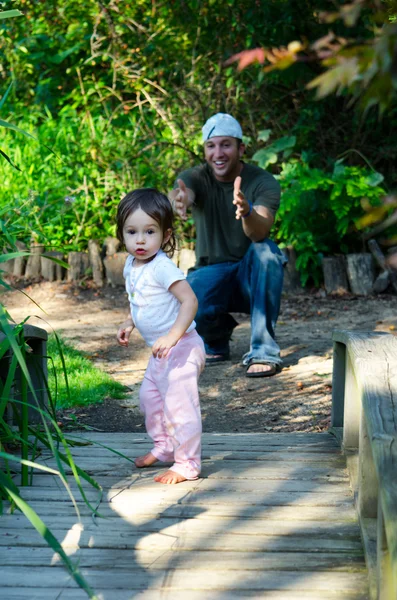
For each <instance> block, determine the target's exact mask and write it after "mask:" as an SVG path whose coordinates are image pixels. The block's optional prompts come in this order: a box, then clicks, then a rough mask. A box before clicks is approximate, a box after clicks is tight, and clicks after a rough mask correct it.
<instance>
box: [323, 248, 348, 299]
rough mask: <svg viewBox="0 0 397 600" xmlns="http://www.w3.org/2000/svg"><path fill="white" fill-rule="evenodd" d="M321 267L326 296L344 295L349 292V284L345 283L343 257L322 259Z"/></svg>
mask: <svg viewBox="0 0 397 600" xmlns="http://www.w3.org/2000/svg"><path fill="white" fill-rule="evenodd" d="M322 266H323V274H324V286H325V291H326V292H327V294H346V293H347V292H348V291H349V284H348V282H347V275H346V259H345V257H344V256H328V257H324V258H323V265H322Z"/></svg>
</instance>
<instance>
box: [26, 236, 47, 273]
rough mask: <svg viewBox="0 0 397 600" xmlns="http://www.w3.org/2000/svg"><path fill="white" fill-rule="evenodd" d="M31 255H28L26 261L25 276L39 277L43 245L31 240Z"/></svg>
mask: <svg viewBox="0 0 397 600" xmlns="http://www.w3.org/2000/svg"><path fill="white" fill-rule="evenodd" d="M30 252H31V255H30V256H28V262H27V264H26V271H25V277H26V278H33V277H40V275H41V255H42V254H43V252H44V246H43V245H42V244H37V243H36V242H32V244H31V245H30Z"/></svg>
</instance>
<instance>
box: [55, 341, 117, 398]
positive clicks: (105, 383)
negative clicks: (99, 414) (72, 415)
mask: <svg viewBox="0 0 397 600" xmlns="http://www.w3.org/2000/svg"><path fill="white" fill-rule="evenodd" d="M58 339H59V343H60V346H61V351H62V355H63V359H64V362H65V367H66V374H67V381H68V385H69V393H70V397H69V394H68V390H67V385H66V379H65V373H64V367H63V364H62V359H61V352H60V350H59V346H58V343H57V340H56V338H55V335H51V336H50V337H49V340H48V347H47V348H48V349H47V354H48V356H49V357H51V358H50V359H49V360H48V386H49V389H50V393H51V397H52V399H53V401H54V402H55V403H56V407H57V408H70V407H72V406H84V405H88V404H97V403H100V402H102V401H103V400H104V399H105V398H109V397H110V398H116V399H121V398H124V397H125V395H126V393H127V389H126V387H125V386H124V385H122V384H121V383H119V382H118V381H115V380H114V379H113V378H112V377H111V376H110V375H108V374H107V373H105V372H104V371H101V370H100V369H98V368H97V367H95V366H94V365H93V364H92V362H91V361H90V360H89V359H88V358H87V357H86V356H85V354H84V353H83V352H81V351H80V350H77V349H76V348H74V347H73V346H72V345H71V344H70V342H65V341H64V340H63V339H62V338H60V337H59V335H58Z"/></svg>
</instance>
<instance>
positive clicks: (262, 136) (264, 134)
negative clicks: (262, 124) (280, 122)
mask: <svg viewBox="0 0 397 600" xmlns="http://www.w3.org/2000/svg"><path fill="white" fill-rule="evenodd" d="M271 133H272V130H271V129H262V131H260V132H259V134H258V140H261V141H262V142H267V140H268V139H269V137H270V134H271Z"/></svg>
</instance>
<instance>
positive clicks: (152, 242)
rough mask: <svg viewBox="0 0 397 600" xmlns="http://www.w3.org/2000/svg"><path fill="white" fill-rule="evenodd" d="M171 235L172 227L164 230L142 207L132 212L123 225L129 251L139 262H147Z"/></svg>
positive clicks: (125, 241) (125, 242)
mask: <svg viewBox="0 0 397 600" xmlns="http://www.w3.org/2000/svg"><path fill="white" fill-rule="evenodd" d="M170 236H171V229H168V230H167V231H166V232H165V233H163V232H162V230H161V227H160V225H159V224H158V223H157V221H155V220H154V219H152V217H150V216H149V215H148V214H147V213H145V212H144V211H143V210H142V209H141V208H138V209H137V210H135V211H134V212H133V213H131V214H130V215H129V216H128V217H127V219H126V221H125V223H124V227H123V238H124V244H125V247H126V248H127V252H129V254H132V256H134V258H135V260H136V262H137V263H142V264H144V263H147V262H149V261H150V260H151V259H152V258H153V257H154V256H156V254H157V252H158V251H159V250H160V248H161V246H162V245H163V244H164V243H166V242H167V241H168V240H169V238H170Z"/></svg>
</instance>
